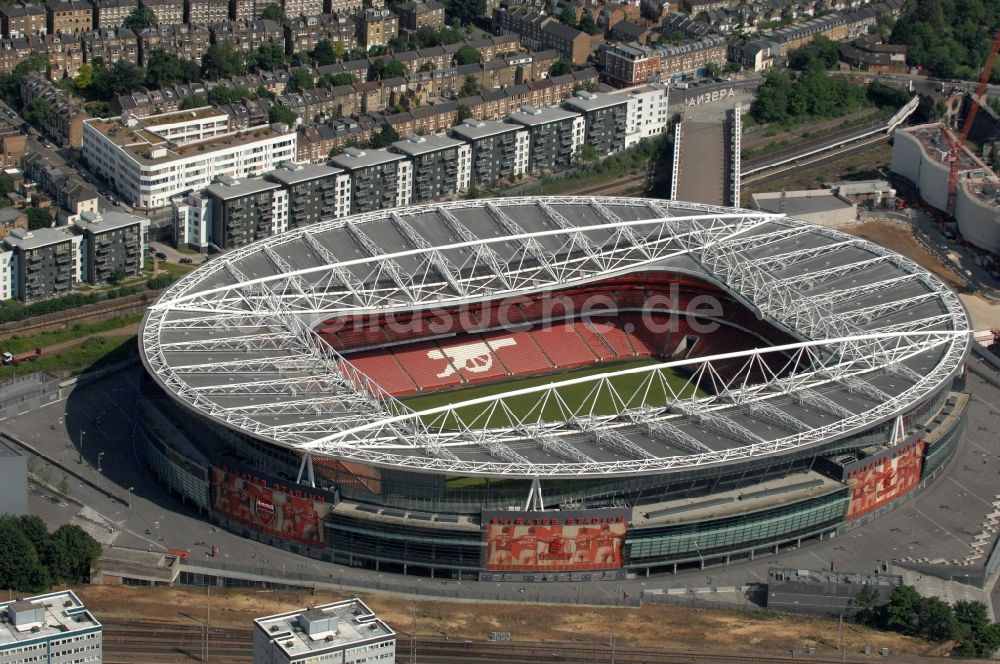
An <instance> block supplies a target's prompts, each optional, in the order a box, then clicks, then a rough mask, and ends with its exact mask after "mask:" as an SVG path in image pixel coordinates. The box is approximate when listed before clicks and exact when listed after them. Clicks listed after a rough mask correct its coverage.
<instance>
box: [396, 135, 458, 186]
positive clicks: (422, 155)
mask: <svg viewBox="0 0 1000 664" xmlns="http://www.w3.org/2000/svg"><path fill="white" fill-rule="evenodd" d="M389 150H390V151H392V152H397V153H399V154H402V155H406V156H407V157H409V160H410V164H411V169H412V171H413V175H412V182H413V184H412V186H413V189H412V192H413V193H412V195H411V198H410V202H411V203H425V202H427V201H432V200H437V199H439V198H445V197H448V196H454V195H456V194H458V193H461V192H464V191H468V190H469V176H470V172H471V170H472V150H471V148H470V147H469V144H468V143H466V142H465V141H461V140H458V139H455V138H448V137H447V136H437V135H434V134H428V135H425V136H416V135H413V134H410V135H409V136H407V137H406V138H405V139H403V140H402V141H397V142H395V143H393V144H392V145H390V146H389Z"/></svg>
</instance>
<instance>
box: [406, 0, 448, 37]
mask: <svg viewBox="0 0 1000 664" xmlns="http://www.w3.org/2000/svg"><path fill="white" fill-rule="evenodd" d="M396 13H397V14H399V29H400V30H409V31H410V32H416V31H417V30H419V29H420V28H428V29H430V30H443V29H444V5H442V4H441V3H439V2H437V1H436V0H410V1H409V2H404V3H403V4H401V5H399V6H397V7H396Z"/></svg>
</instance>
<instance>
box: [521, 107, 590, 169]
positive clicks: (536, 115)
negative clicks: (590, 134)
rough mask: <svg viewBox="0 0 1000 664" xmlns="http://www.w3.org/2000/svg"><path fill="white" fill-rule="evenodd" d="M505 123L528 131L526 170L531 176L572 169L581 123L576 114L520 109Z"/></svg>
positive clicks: (582, 128)
mask: <svg viewBox="0 0 1000 664" xmlns="http://www.w3.org/2000/svg"><path fill="white" fill-rule="evenodd" d="M507 121H508V122H511V123H515V124H519V125H522V126H524V127H527V128H528V135H529V137H530V142H529V154H530V157H529V161H528V170H529V171H530V172H532V173H541V172H543V171H550V170H559V169H562V168H566V167H568V166H570V165H572V163H573V159H574V157H575V156H576V150H577V148H578V147H580V145H581V144H582V143H583V134H584V129H585V121H584V119H583V116H582V115H580V114H579V113H573V112H572V111H567V110H564V109H561V108H536V107H534V106H522V107H521V110H520V111H518V112H517V113H511V114H510V116H509V117H508V118H507Z"/></svg>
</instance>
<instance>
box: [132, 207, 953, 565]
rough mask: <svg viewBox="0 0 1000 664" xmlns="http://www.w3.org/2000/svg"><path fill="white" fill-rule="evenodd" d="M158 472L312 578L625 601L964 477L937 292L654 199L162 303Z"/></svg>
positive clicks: (507, 213) (222, 280)
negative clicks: (945, 475)
mask: <svg viewBox="0 0 1000 664" xmlns="http://www.w3.org/2000/svg"><path fill="white" fill-rule="evenodd" d="M140 343H141V351H142V360H143V368H144V373H143V375H144V380H143V395H144V398H143V399H142V401H141V409H140V411H141V413H142V418H141V427H140V431H141V436H140V439H141V446H140V447H141V449H142V451H143V456H144V457H145V459H146V460H147V462H148V463H149V465H150V467H151V468H152V469H153V471H154V472H155V473H156V475H157V476H158V477H159V478H160V480H161V481H162V482H164V483H165V484H166V485H167V486H168V487H169V488H170V489H171V490H172V491H173V492H174V493H175V494H176V495H177V496H179V497H181V498H182V499H183V500H184V501H185V502H187V503H189V504H190V505H192V506H194V507H195V508H197V509H198V510H200V511H201V512H203V513H204V514H205V515H207V516H208V517H209V518H210V519H211V520H212V521H213V522H216V523H219V524H221V525H222V526H224V527H227V528H229V529H231V530H234V531H236V532H238V533H241V534H243V535H244V536H246V537H248V538H253V539H256V540H259V541H263V542H266V543H269V544H272V545H276V546H283V547H286V548H289V549H291V550H293V551H295V552H298V553H303V554H307V555H311V556H314V557H317V558H320V559H323V560H329V561H334V562H339V563H343V564H349V565H355V566H367V567H372V568H377V569H379V570H385V571H398V572H404V573H417V574H431V575H433V576H450V577H458V576H461V577H465V578H482V579H491V580H500V579H509V580H515V579H516V580H542V579H545V580H557V579H576V580H585V579H593V578H617V577H620V576H622V575H625V574H629V573H640V574H642V573H645V574H648V573H650V572H654V573H655V572H658V571H668V570H676V569H677V567H678V566H685V565H701V566H703V565H705V564H708V563H714V562H729V561H731V560H734V559H736V558H743V557H753V556H754V555H755V554H756V553H758V552H763V551H767V552H773V551H776V550H777V549H778V548H779V547H781V546H782V545H784V544H788V543H792V544H797V543H800V542H802V541H803V540H807V539H810V538H825V537H832V536H836V535H837V534H839V533H841V532H844V531H845V530H848V529H851V528H853V527H856V526H857V525H859V524H862V523H865V522H866V521H868V520H870V519H872V518H876V517H877V516H878V515H880V514H882V513H884V512H885V511H886V510H889V509H892V508H893V507H894V506H896V505H898V504H899V503H900V502H901V501H905V500H907V499H908V498H910V497H911V496H912V495H914V493H915V492H916V491H918V490H919V489H920V488H922V486H923V485H924V484H925V483H926V482H928V481H930V480H931V479H932V478H933V477H935V476H936V474H937V473H938V472H939V471H940V469H941V468H942V467H943V465H944V463H945V462H946V461H947V460H948V459H949V458H950V456H951V455H952V453H953V451H954V449H955V446H956V444H957V442H958V440H959V438H960V437H961V434H962V431H963V427H964V418H963V413H964V409H965V404H966V402H967V397H966V395H964V394H963V393H962V392H961V388H962V380H963V376H964V371H965V361H966V355H967V353H968V350H969V345H970V334H969V330H968V321H967V317H966V313H965V310H964V308H963V306H962V304H961V302H960V301H959V299H958V298H957V297H956V296H955V294H954V293H952V292H951V291H950V290H949V289H948V288H947V287H946V286H945V285H944V284H942V283H941V282H940V281H939V280H938V279H937V278H936V277H934V276H933V275H931V274H930V273H928V272H927V271H925V270H924V269H922V268H921V267H919V266H918V265H916V264H915V263H913V262H912V261H910V260H908V259H906V258H903V257H901V256H898V255H896V254H894V253H892V252H889V251H887V250H886V249H883V248H881V247H878V246H876V245H874V244H871V243H869V242H867V241H865V240H863V239H860V238H856V237H851V236H848V235H845V234H843V233H840V232H837V231H834V230H831V229H827V228H821V227H817V226H812V225H809V224H806V223H804V222H801V221H797V220H794V219H790V218H787V217H784V216H782V215H772V214H763V213H758V212H752V211H748V210H740V209H733V208H721V207H711V206H705V205H696V204H688V203H679V202H676V201H662V200H650V199H637V198H596V197H555V198H509V199H492V200H475V201H462V202H454V203H443V204H440V205H428V206H414V207H406V208H396V209H392V210H383V211H379V212H372V213H367V214H363V215H355V216H353V217H348V218H346V219H338V220H333V221H329V222H322V223H319V224H315V225H312V226H309V227H306V228H300V229H295V230H292V231H289V232H287V233H284V234H281V235H279V236H275V237H272V238H269V239H267V240H264V241H261V242H257V243H255V244H252V245H249V246H247V247H243V248H241V249H238V250H235V251H233V252H230V253H228V254H225V255H223V256H221V257H219V258H217V259H215V260H213V261H210V262H209V263H208V264H207V265H206V266H204V267H202V268H199V269H198V270H196V271H195V272H193V273H191V274H190V275H188V276H187V277H185V278H184V279H182V280H181V281H179V282H178V283H176V284H175V285H174V286H172V287H171V288H170V289H169V290H168V291H167V292H166V293H165V294H164V295H163V297H162V298H161V299H160V301H159V302H158V303H157V304H156V305H154V306H153V307H152V308H151V309H150V312H149V313H148V315H147V317H146V319H145V321H144V323H143V328H142V333H141V339H140Z"/></svg>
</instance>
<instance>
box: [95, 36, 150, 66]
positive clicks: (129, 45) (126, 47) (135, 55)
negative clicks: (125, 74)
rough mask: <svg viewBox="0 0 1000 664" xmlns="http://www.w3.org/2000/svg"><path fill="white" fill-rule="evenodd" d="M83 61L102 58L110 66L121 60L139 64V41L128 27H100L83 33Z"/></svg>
mask: <svg viewBox="0 0 1000 664" xmlns="http://www.w3.org/2000/svg"><path fill="white" fill-rule="evenodd" d="M81 41H82V43H83V61H84V62H85V63H87V64H93V62H94V58H101V61H102V62H104V64H105V66H107V67H110V66H111V65H113V64H114V63H116V62H118V61H119V60H121V61H124V62H131V63H132V64H134V65H137V64H139V41H138V39H137V38H136V35H135V33H134V32H132V31H131V30H129V29H128V28H100V29H98V30H91V31H90V32H85V33H83V38H82V40H81Z"/></svg>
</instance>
